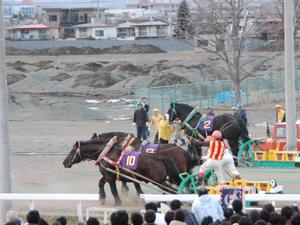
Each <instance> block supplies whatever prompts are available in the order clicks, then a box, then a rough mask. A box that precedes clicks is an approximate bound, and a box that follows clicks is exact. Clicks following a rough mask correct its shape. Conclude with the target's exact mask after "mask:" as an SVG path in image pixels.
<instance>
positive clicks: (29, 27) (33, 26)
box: [7, 24, 58, 30]
mask: <svg viewBox="0 0 300 225" xmlns="http://www.w3.org/2000/svg"><path fill="white" fill-rule="evenodd" d="M50 28H58V27H57V26H56V27H55V26H48V25H45V24H29V25H19V26H13V27H8V28H7V29H8V30H39V29H50Z"/></svg>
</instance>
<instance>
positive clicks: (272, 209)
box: [262, 203, 275, 213]
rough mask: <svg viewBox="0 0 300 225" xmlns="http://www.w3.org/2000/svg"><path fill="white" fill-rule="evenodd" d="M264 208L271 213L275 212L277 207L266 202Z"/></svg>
mask: <svg viewBox="0 0 300 225" xmlns="http://www.w3.org/2000/svg"><path fill="white" fill-rule="evenodd" d="M262 209H263V210H266V211H268V212H269V213H271V212H275V208H274V206H273V205H272V204H271V203H267V204H264V205H263V208H262Z"/></svg>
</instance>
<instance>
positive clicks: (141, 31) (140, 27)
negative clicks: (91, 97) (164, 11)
mask: <svg viewBox="0 0 300 225" xmlns="http://www.w3.org/2000/svg"><path fill="white" fill-rule="evenodd" d="M168 26H169V25H168V23H165V22H163V21H153V20H148V21H138V20H136V21H131V22H126V23H122V24H119V25H118V27H117V37H118V38H119V39H127V40H134V39H141V38H163V37H167V35H168Z"/></svg>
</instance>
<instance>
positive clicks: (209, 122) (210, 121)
mask: <svg viewBox="0 0 300 225" xmlns="http://www.w3.org/2000/svg"><path fill="white" fill-rule="evenodd" d="M214 120H215V117H214V116H206V117H205V118H201V119H200V122H199V125H198V127H197V129H198V131H204V132H211V131H212V130H213V125H214Z"/></svg>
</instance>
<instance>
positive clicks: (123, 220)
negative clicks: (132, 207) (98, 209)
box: [116, 210, 129, 225]
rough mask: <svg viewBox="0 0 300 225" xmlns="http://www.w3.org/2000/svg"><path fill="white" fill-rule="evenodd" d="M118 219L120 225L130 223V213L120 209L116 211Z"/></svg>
mask: <svg viewBox="0 0 300 225" xmlns="http://www.w3.org/2000/svg"><path fill="white" fill-rule="evenodd" d="M116 220H117V224H118V225H128V220H129V217H128V213H127V212H126V211H124V210H119V211H117V212H116Z"/></svg>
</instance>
